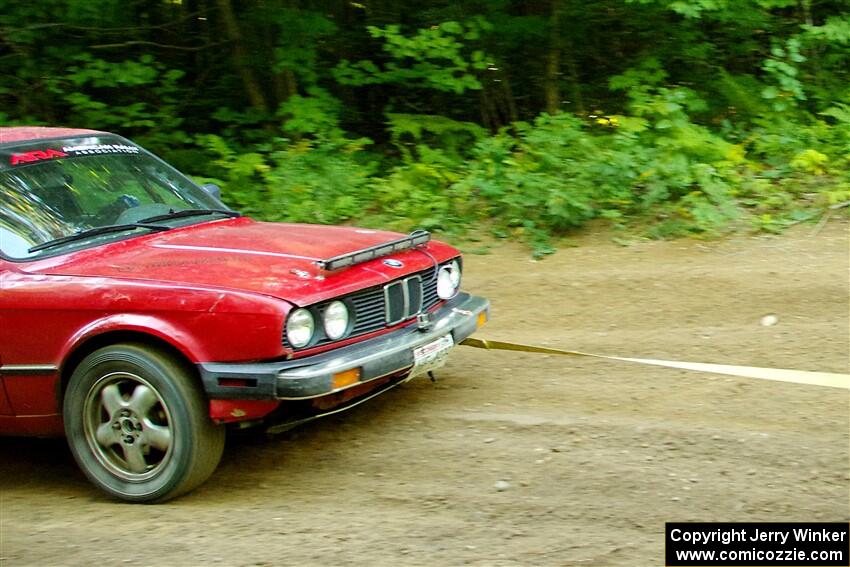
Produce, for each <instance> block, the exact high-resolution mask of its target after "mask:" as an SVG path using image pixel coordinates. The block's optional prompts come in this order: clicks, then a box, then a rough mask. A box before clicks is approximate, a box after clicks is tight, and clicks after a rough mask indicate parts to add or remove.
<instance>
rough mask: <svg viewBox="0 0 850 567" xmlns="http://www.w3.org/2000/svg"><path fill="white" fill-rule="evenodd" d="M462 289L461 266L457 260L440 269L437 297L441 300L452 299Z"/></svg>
mask: <svg viewBox="0 0 850 567" xmlns="http://www.w3.org/2000/svg"><path fill="white" fill-rule="evenodd" d="M459 289H460V264H458V262H457V260H454V261H452V262H451V263H450V264H446V265H445V266H443V267H441V268H440V271H439V272H438V273H437V295H439V296H440V299H451V298H452V297H454V296H455V295H457V292H458V290H459Z"/></svg>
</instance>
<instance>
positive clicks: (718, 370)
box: [460, 337, 850, 390]
mask: <svg viewBox="0 0 850 567" xmlns="http://www.w3.org/2000/svg"><path fill="white" fill-rule="evenodd" d="M460 344H462V345H466V346H471V347H475V348H483V349H487V350H513V351H519V352H539V353H541V354H558V355H564V356H589V357H592V358H604V359H606V360H621V361H624V362H636V363H638V364H651V365H653V366H666V367H668V368H680V369H683V370H696V371H697V372H712V373H714V374H727V375H729V376H742V377H744V378H758V379H761V380H775V381H778V382H793V383H795V384H809V385H810V386H827V387H829V388H843V389H845V390H850V374H837V373H834V372H807V371H805V370H786V369H782V368H759V367H756V366H733V365H729V364H708V363H704V362H679V361H676V360H655V359H652V358H625V357H622V356H606V355H604V354H592V353H589V352H580V351H577V350H561V349H557V348H547V347H539V346H531V345H522V344H517V343H507V342H502V341H488V340H485V339H474V338H472V337H470V338H468V339H464V340H463V341H461V342H460Z"/></svg>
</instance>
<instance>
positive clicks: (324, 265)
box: [316, 230, 431, 272]
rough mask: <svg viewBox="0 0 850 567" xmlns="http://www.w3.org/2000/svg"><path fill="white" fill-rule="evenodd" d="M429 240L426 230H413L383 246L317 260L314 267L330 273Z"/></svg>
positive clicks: (429, 235)
mask: <svg viewBox="0 0 850 567" xmlns="http://www.w3.org/2000/svg"><path fill="white" fill-rule="evenodd" d="M430 240H431V233H430V232H428V231H426V230H414V231H413V232H411V233H410V234H408V235H407V236H405V237H404V238H399V239H398V240H391V241H390V242H386V243H384V244H376V245H375V246H370V247H368V248H363V249H362V250H355V251H354V252H346V253H345V254H340V255H339V256H334V257H333V258H328V259H327V260H319V261H317V262H316V265H317V266H319V268H321V269H323V270H327V271H329V272H330V271H333V270H338V269H340V268H347V267H348V266H353V265H355V264H362V263H363V262H368V261H369V260H372V259H374V258H380V257H381V256H389V255H390V254H394V253H396V252H401V251H403V250H410V249H411V248H416V247H417V246H422V245H423V244H427V243H428V242H429V241H430Z"/></svg>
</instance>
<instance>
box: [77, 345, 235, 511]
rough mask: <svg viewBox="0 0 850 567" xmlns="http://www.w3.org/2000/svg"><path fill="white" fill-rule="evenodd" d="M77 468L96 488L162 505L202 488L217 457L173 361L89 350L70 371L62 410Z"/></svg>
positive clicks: (200, 408) (197, 402)
mask: <svg viewBox="0 0 850 567" xmlns="http://www.w3.org/2000/svg"><path fill="white" fill-rule="evenodd" d="M63 411H64V420H65V433H66V435H67V438H68V444H69V445H70V447H71V452H72V453H73V455H74V458H75V459H76V461H77V464H78V465H79V466H80V468H81V469H82V470H83V472H84V473H85V474H86V476H87V477H88V478H89V480H90V481H91V482H92V483H94V484H95V485H96V486H97V487H99V488H101V489H102V490H104V491H106V492H107V493H109V494H111V495H112V496H115V497H117V498H120V499H122V500H128V501H132V502H162V501H165V500H168V499H170V498H174V497H175V496H179V495H180V494H183V493H185V492H188V491H190V490H192V489H193V488H195V487H196V486H198V485H200V484H201V483H203V482H204V481H205V480H206V479H207V478H208V477H209V476H210V475H211V474H212V472H213V471H214V470H215V468H216V466H217V465H218V462H219V460H220V459H221V454H222V451H223V450H224V427H223V426H220V425H216V424H214V423H213V422H212V421H211V420H210V418H209V414H208V409H207V404H206V400H205V397H204V396H203V394H202V392H201V390H200V388H199V387H198V385H197V381H196V380H195V379H194V377H193V376H192V375H191V374H190V373H189V372H188V371H187V369H186V367H185V365H184V364H182V363H181V362H180V361H179V360H177V359H175V358H174V357H173V356H171V355H169V354H167V353H165V352H162V351H160V350H158V349H155V348H151V347H149V346H147V345H143V344H120V345H113V346H108V347H105V348H102V349H100V350H97V351H95V352H93V353H92V354H90V355H89V356H87V357H86V358H85V359H84V360H83V361H82V362H81V363H80V364H79V366H77V368H76V369H75V370H74V373H73V375H72V376H71V380H70V382H69V384H68V389H67V391H66V393H65V401H64V406H63Z"/></svg>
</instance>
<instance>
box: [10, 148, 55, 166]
mask: <svg viewBox="0 0 850 567" xmlns="http://www.w3.org/2000/svg"><path fill="white" fill-rule="evenodd" d="M63 157H68V154H66V153H65V152H60V151H59V150H54V149H52V148H50V149H47V150H35V151H32V152H26V153H23V154H12V159H11V160H9V163H11V164H12V165H19V164H22V163H32V162H34V161H42V160H46V159H56V158H63Z"/></svg>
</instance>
